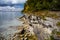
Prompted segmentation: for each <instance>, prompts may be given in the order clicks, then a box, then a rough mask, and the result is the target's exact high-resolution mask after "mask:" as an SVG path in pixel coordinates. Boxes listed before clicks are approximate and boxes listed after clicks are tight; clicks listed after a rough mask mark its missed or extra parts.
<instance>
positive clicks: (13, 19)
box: [0, 11, 23, 37]
mask: <svg viewBox="0 0 60 40" xmlns="http://www.w3.org/2000/svg"><path fill="white" fill-rule="evenodd" d="M22 15H23V14H21V13H20V12H2V11H0V33H2V34H3V35H4V36H5V37H8V35H9V34H13V33H14V31H16V26H18V25H21V24H22V22H21V21H19V20H17V18H19V17H21V16H22ZM10 26H13V28H9V27H10Z"/></svg>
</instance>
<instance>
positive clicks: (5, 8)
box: [0, 6, 23, 11]
mask: <svg viewBox="0 0 60 40" xmlns="http://www.w3.org/2000/svg"><path fill="white" fill-rule="evenodd" d="M21 10H23V8H16V7H11V6H5V7H0V11H21Z"/></svg>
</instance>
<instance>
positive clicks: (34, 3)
mask: <svg viewBox="0 0 60 40" xmlns="http://www.w3.org/2000/svg"><path fill="white" fill-rule="evenodd" d="M40 10H54V11H55V10H60V0H27V1H26V3H25V6H24V10H23V11H40Z"/></svg>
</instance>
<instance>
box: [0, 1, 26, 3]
mask: <svg viewBox="0 0 60 40" xmlns="http://www.w3.org/2000/svg"><path fill="white" fill-rule="evenodd" d="M25 2H26V0H0V4H19V3H25Z"/></svg>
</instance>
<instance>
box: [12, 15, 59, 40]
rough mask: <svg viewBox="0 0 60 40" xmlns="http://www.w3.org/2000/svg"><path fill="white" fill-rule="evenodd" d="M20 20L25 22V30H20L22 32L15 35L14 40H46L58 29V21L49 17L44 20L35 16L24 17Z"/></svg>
mask: <svg viewBox="0 0 60 40" xmlns="http://www.w3.org/2000/svg"><path fill="white" fill-rule="evenodd" d="M50 19H51V20H50ZM19 20H20V21H22V22H23V23H22V24H23V25H22V26H23V28H22V30H21V28H18V30H21V31H20V32H17V33H15V34H14V36H13V38H12V40H30V39H31V40H44V39H48V38H50V35H51V33H52V30H54V29H58V28H57V26H56V22H57V21H56V20H55V19H52V18H48V17H46V20H43V19H41V18H40V17H37V16H34V15H24V16H22V17H21V18H19ZM55 21H56V22H55Z"/></svg>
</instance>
